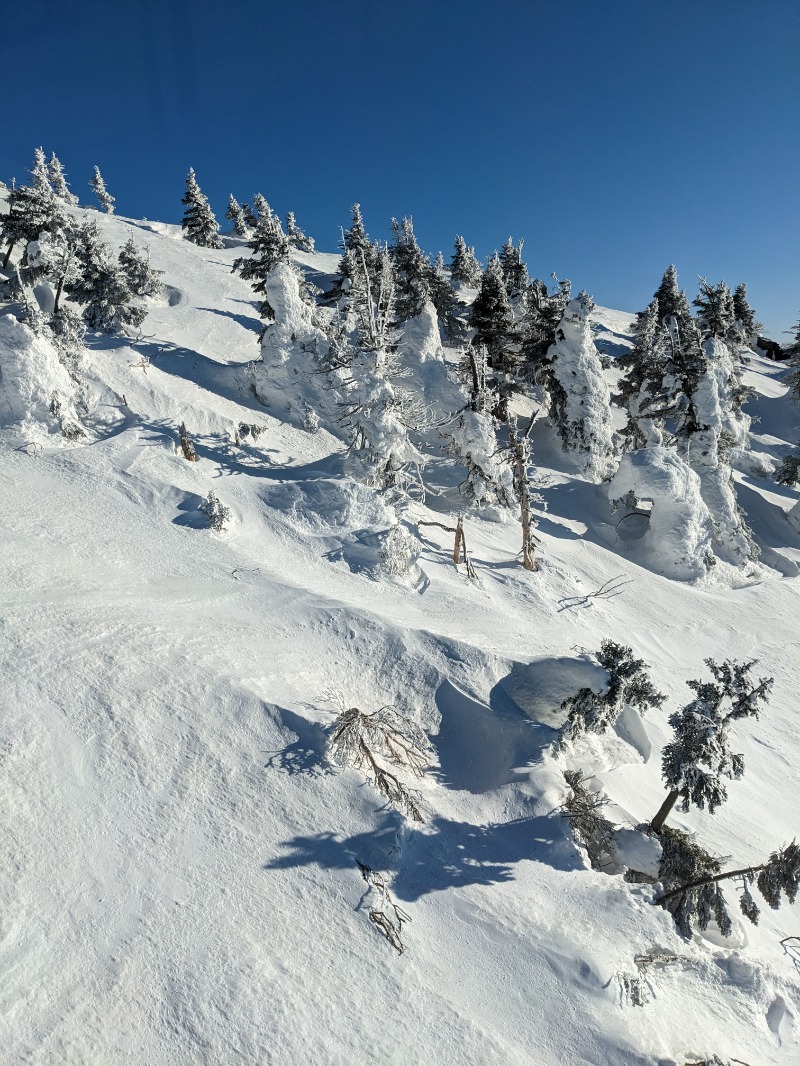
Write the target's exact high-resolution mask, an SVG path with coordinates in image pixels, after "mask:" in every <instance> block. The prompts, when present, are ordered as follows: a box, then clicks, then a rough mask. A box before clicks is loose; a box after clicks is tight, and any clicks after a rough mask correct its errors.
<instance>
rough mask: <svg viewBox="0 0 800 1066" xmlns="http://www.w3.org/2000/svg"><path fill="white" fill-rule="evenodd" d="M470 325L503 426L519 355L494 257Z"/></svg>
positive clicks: (485, 273) (501, 279)
mask: <svg viewBox="0 0 800 1066" xmlns="http://www.w3.org/2000/svg"><path fill="white" fill-rule="evenodd" d="M470 321H471V324H472V327H473V329H474V330H475V334H476V335H475V340H476V342H477V343H478V344H483V345H485V346H486V351H487V354H488V365H489V366H490V368H491V370H492V377H491V379H490V385H491V388H492V390H493V391H495V392H496V393H497V395H498V405H497V408H496V409H495V416H496V417H497V418H498V419H499V420H500V421H502V422H504V421H506V420H507V418H508V402H509V399H510V397H511V395H512V393H513V392H515V391H516V390H517V389H518V387H519V381H518V378H517V370H518V367H519V362H520V355H519V346H518V344H517V343H516V338H515V336H514V333H513V314H512V311H511V305H510V304H509V302H508V293H507V292H506V284H505V279H504V277H503V270H502V267H501V265H500V258H499V256H498V255H497V254H496V253H495V255H493V256H492V258H491V259H490V260H489V262H488V264H487V267H486V270H485V271H484V272H483V276H482V277H481V287H480V291H479V292H478V295H477V297H476V298H475V302H474V303H473V305H472V311H471V314H470Z"/></svg>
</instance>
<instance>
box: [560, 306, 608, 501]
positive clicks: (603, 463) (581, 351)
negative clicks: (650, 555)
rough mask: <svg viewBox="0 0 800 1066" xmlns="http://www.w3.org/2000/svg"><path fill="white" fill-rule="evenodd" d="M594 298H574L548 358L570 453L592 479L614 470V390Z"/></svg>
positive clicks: (563, 438)
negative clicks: (597, 338) (595, 330)
mask: <svg viewBox="0 0 800 1066" xmlns="http://www.w3.org/2000/svg"><path fill="white" fill-rule="evenodd" d="M593 308H594V303H593V302H592V299H591V297H589V296H587V295H586V294H585V293H581V294H580V295H579V296H578V297H576V299H574V300H570V302H569V303H568V304H567V307H566V310H565V312H564V317H563V318H562V319H561V323H560V325H559V327H558V329H557V331H556V341H555V344H553V346H552V347H551V348H550V350H549V352H548V354H547V358H548V362H549V364H550V369H549V379H550V415H551V417H552V418H553V420H554V421H555V424H556V427H557V429H558V435H559V437H560V438H561V443H562V446H563V448H564V450H565V451H566V452H571V453H573V454H574V455H575V457H576V458H577V460H578V461H579V462H580V465H581V469H582V471H583V473H584V475H585V476H586V477H587V478H588V479H589V480H591V481H595V482H598V481H603V480H605V479H606V478H607V477H610V475H611V474H612V472H613V470H614V465H615V463H614V446H613V440H612V435H613V427H612V424H611V393H610V391H609V388H608V385H607V384H606V380H605V377H604V376H603V368H602V366H601V364H600V356H599V354H598V352H597V349H596V348H595V346H594V341H593V340H592V331H591V325H590V322H589V316H590V314H591V312H592V310H593Z"/></svg>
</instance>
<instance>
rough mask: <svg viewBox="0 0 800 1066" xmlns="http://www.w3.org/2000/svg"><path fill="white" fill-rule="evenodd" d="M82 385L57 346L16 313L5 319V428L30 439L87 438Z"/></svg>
mask: <svg viewBox="0 0 800 1066" xmlns="http://www.w3.org/2000/svg"><path fill="white" fill-rule="evenodd" d="M76 398H77V387H76V385H75V382H74V381H73V380H72V378H71V377H70V376H69V373H68V372H67V370H66V368H65V367H64V365H63V364H62V363H61V361H60V360H59V358H58V353H57V351H56V349H55V347H54V346H53V344H52V343H51V342H50V341H49V340H47V339H46V338H44V337H37V336H36V334H35V333H33V331H32V330H30V329H29V328H28V327H27V326H26V325H24V324H23V323H22V322H18V321H17V319H16V318H15V317H14V315H3V316H2V318H0V428H4V427H14V428H15V429H17V431H18V433H19V435H20V437H22V438H24V439H25V440H26V441H30V442H38V443H43V442H44V440H47V439H49V438H50V437H52V436H56V435H57V436H65V437H76V436H82V435H83V430H82V429H81V427H80V419H79V418H78V415H77V412H76V411H75V401H76Z"/></svg>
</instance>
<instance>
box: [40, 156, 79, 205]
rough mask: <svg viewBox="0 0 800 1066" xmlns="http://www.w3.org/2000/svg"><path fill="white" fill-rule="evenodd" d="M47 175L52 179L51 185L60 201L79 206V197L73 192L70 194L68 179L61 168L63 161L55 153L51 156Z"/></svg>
mask: <svg viewBox="0 0 800 1066" xmlns="http://www.w3.org/2000/svg"><path fill="white" fill-rule="evenodd" d="M47 174H48V177H49V178H50V183H51V185H52V187H53V192H54V193H55V195H56V196H57V197H58V199H59V200H62V201H63V202H64V203H65V204H69V205H70V206H74V205H75V204H77V202H78V197H77V196H76V195H75V194H74V193H73V192H70V189H69V186H68V185H67V177H66V175H65V173H64V170H63V167H62V166H61V160H60V159H59V158H58V156H57V155H56V153H55V152H53V153H52V154H51V156H50V162H49V163H48V166H47Z"/></svg>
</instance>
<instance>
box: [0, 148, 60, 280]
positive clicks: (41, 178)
mask: <svg viewBox="0 0 800 1066" xmlns="http://www.w3.org/2000/svg"><path fill="white" fill-rule="evenodd" d="M30 174H31V179H32V180H31V184H30V185H18V186H17V187H16V188H14V189H12V190H11V192H10V193H9V195H8V213H7V214H6V215H3V216H2V227H3V229H2V233H3V240H5V241H8V250H7V252H6V256H5V259H4V261H3V266H6V265H7V264H8V260H9V258H10V256H11V252H12V250H13V248H14V246H15V245H16V244H17V243H20V244H23V245H25V244H27V243H28V241H35V240H36V238H37V237H38V236H39V234H40V233H41V232H42V231H43V230H47V232H48V233H50V234H51V235H53V236H55V235H56V234H59V233H61V232H62V231H63V230H64V228H65V227H66V225H67V216H66V214H65V212H64V204H63V202H62V201H61V200H59V199H58V197H57V196H56V195H55V194H54V192H53V190H52V188H51V186H50V179H49V176H48V173H47V163H46V162H45V158H44V152H43V151H42V149H41V148H37V149H36V153H35V157H34V164H33V168H32V169H31V171H30ZM24 265H25V263H24V257H23V266H24Z"/></svg>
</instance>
